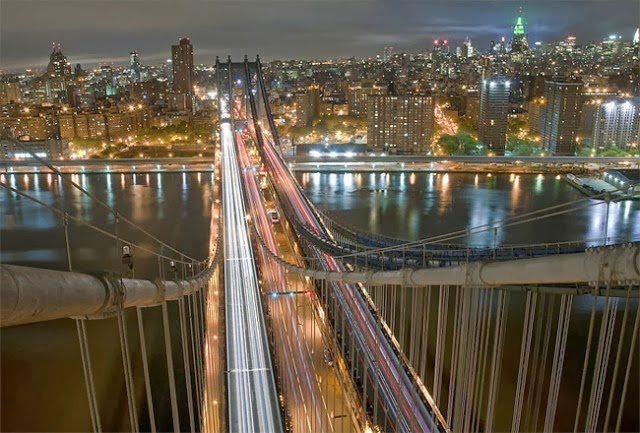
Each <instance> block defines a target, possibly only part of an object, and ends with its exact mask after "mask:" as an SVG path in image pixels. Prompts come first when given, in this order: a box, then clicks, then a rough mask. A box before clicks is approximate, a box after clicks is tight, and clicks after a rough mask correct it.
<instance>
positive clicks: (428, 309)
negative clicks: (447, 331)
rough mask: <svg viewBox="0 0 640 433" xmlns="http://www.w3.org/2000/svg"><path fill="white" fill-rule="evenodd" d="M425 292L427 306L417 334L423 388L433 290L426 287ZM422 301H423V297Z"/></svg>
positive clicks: (430, 287) (425, 380)
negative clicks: (420, 344) (419, 332)
mask: <svg viewBox="0 0 640 433" xmlns="http://www.w3.org/2000/svg"><path fill="white" fill-rule="evenodd" d="M426 290H427V304H426V306H425V308H424V312H423V315H424V317H423V321H422V334H418V335H422V350H421V353H422V359H421V360H420V378H421V379H422V381H423V382H424V383H425V386H426V383H427V359H428V356H429V319H430V312H431V291H432V290H433V286H427V287H426ZM422 299H424V295H423V297H422ZM420 306H422V302H421V303H420ZM418 355H420V354H418ZM432 388H433V387H432Z"/></svg>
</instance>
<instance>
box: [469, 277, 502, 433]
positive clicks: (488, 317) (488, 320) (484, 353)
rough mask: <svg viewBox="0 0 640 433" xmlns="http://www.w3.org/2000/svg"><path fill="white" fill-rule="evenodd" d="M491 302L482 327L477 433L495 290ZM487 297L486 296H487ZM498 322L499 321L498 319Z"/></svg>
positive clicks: (487, 306)
mask: <svg viewBox="0 0 640 433" xmlns="http://www.w3.org/2000/svg"><path fill="white" fill-rule="evenodd" d="M489 290H490V292H489V301H488V302H487V305H486V310H485V312H484V315H485V319H486V321H485V323H484V324H483V325H482V332H483V334H484V337H483V338H484V343H483V345H482V361H481V363H480V377H481V379H480V386H479V387H478V388H479V389H478V397H477V402H478V404H477V414H476V417H475V422H474V427H473V429H472V431H474V432H477V431H480V419H481V418H482V405H483V400H484V384H485V379H486V378H487V374H486V368H487V358H488V357H489V356H488V355H489V339H490V335H489V334H490V330H491V310H492V309H493V294H494V292H495V289H489ZM485 297H486V295H485ZM496 320H497V319H496Z"/></svg>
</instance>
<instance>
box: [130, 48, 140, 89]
mask: <svg viewBox="0 0 640 433" xmlns="http://www.w3.org/2000/svg"><path fill="white" fill-rule="evenodd" d="M129 70H130V71H131V79H132V80H133V81H135V82H136V83H138V82H140V55H139V54H138V52H137V51H132V52H130V53H129Z"/></svg>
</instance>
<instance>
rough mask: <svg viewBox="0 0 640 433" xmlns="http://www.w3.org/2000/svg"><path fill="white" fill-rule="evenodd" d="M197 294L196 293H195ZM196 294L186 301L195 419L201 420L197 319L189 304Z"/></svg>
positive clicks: (200, 366) (200, 375)
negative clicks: (194, 389) (194, 392)
mask: <svg viewBox="0 0 640 433" xmlns="http://www.w3.org/2000/svg"><path fill="white" fill-rule="evenodd" d="M196 293H197V292H196ZM196 293H193V294H191V295H189V296H187V298H186V301H187V307H188V309H187V311H188V313H189V332H190V335H191V338H190V340H191V356H192V362H193V371H194V383H195V385H196V410H197V418H198V419H200V420H202V401H201V399H202V396H203V395H204V393H203V392H202V371H203V370H202V364H201V363H200V357H199V356H198V353H197V352H196V348H199V344H197V343H196V338H197V337H196V334H195V328H194V324H193V322H194V320H197V318H195V319H194V310H193V308H192V305H191V302H192V300H195V296H196ZM196 326H197V325H196Z"/></svg>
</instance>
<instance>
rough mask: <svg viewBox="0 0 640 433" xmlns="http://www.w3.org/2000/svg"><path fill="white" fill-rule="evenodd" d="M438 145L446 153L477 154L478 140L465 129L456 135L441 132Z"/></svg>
mask: <svg viewBox="0 0 640 433" xmlns="http://www.w3.org/2000/svg"><path fill="white" fill-rule="evenodd" d="M438 145H439V146H440V147H441V148H442V150H443V151H444V153H446V154H447V155H477V154H478V150H479V149H478V140H476V139H475V138H473V137H472V136H471V134H469V133H468V132H466V131H460V132H458V133H457V134H456V135H450V134H443V135H441V136H440V138H438Z"/></svg>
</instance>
